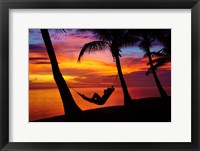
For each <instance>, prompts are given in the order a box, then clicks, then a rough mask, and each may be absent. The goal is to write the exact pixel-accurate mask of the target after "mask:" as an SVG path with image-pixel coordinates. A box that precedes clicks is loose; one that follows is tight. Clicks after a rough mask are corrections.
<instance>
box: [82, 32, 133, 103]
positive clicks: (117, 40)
mask: <svg viewBox="0 0 200 151" xmlns="http://www.w3.org/2000/svg"><path fill="white" fill-rule="evenodd" d="M82 31H91V32H92V33H94V35H95V36H96V38H97V39H99V40H97V41H92V42H89V43H87V44H85V45H84V46H83V48H82V50H81V51H80V54H79V57H78V61H80V60H81V57H83V55H84V54H85V53H86V52H88V53H90V52H95V51H101V50H105V49H106V48H109V50H110V52H111V54H112V56H113V58H114V60H115V62H116V66H117V71H118V75H119V78H120V82H121V87H122V90H123V94H124V104H125V105H127V104H128V102H129V101H131V100H132V99H131V96H130V94H129V92H128V89H127V85H126V82H125V80H124V76H123V74H122V69H121V64H120V57H121V55H120V52H121V50H120V48H121V47H126V46H130V45H133V44H134V43H135V42H136V39H132V35H130V33H129V30H121V29H91V30H82Z"/></svg>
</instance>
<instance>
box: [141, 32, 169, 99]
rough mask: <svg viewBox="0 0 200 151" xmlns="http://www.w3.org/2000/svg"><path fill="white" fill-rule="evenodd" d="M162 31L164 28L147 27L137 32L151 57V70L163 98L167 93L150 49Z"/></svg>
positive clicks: (148, 55) (142, 46)
mask: <svg viewBox="0 0 200 151" xmlns="http://www.w3.org/2000/svg"><path fill="white" fill-rule="evenodd" d="M161 33H162V30H152V29H151V30H145V29H144V30H138V32H137V34H138V38H139V47H140V49H142V50H143V51H144V52H145V53H146V54H145V56H146V57H148V59H149V62H148V64H149V65H150V69H149V71H151V72H152V74H153V76H154V80H155V82H156V85H157V87H158V90H159V93H160V96H161V97H163V98H166V97H167V93H166V92H165V90H164V89H163V87H162V85H161V83H160V80H159V79H158V76H157V74H156V71H155V66H154V64H153V63H154V62H153V60H152V53H151V51H150V48H151V46H152V44H153V42H155V40H156V39H159V35H160V34H161Z"/></svg>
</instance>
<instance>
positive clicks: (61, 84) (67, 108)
mask: <svg viewBox="0 0 200 151" xmlns="http://www.w3.org/2000/svg"><path fill="white" fill-rule="evenodd" d="M41 33H42V38H43V40H44V43H45V46H46V49H47V53H48V56H49V59H50V62H51V67H52V72H53V77H54V80H55V82H56V85H57V87H58V90H59V93H60V96H61V99H62V103H63V107H64V112H65V116H66V115H70V116H71V115H77V114H78V113H80V112H81V109H80V108H79V107H78V106H77V104H76V103H75V101H74V99H73V97H72V95H71V92H70V90H69V88H68V86H67V84H66V82H65V80H64V78H63V76H62V74H61V72H60V69H59V66H58V61H57V59H56V55H55V52H54V48H53V45H52V42H51V39H50V36H49V32H48V29H41Z"/></svg>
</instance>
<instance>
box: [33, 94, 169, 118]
mask: <svg viewBox="0 0 200 151" xmlns="http://www.w3.org/2000/svg"><path fill="white" fill-rule="evenodd" d="M170 121H171V97H169V98H167V99H165V100H163V99H161V98H144V99H138V100H133V101H132V102H130V104H129V105H127V106H113V107H105V108H99V109H92V110H87V111H83V112H82V113H81V114H80V115H74V116H64V115H62V116H56V117H51V118H46V119H41V120H37V121H33V122H170Z"/></svg>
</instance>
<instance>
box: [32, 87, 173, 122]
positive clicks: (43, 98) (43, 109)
mask: <svg viewBox="0 0 200 151" xmlns="http://www.w3.org/2000/svg"><path fill="white" fill-rule="evenodd" d="M104 89H105V88H76V90H77V91H78V92H80V93H83V94H85V95H86V96H88V97H92V95H93V94H94V92H97V93H98V94H99V95H103V90H104ZM70 90H71V93H72V95H73V98H74V100H75V101H76V103H77V104H78V106H79V107H80V108H81V109H82V110H88V109H93V108H100V107H105V106H113V105H123V104H124V103H123V93H122V90H121V88H115V91H114V92H113V94H112V95H111V96H110V98H109V99H108V101H107V102H106V103H105V104H104V105H101V106H99V105H95V104H93V103H89V102H87V101H85V100H83V99H82V98H81V97H80V96H79V95H78V94H77V93H76V92H75V91H74V90H72V89H70ZM165 90H166V91H167V92H168V95H171V92H170V90H171V88H170V87H165ZM129 93H130V94H131V96H132V98H134V99H138V98H146V97H157V96H159V93H158V90H157V88H129ZM63 114H64V110H63V106H62V101H61V98H60V95H59V91H58V89H56V88H53V89H31V90H30V91H29V120H30V121H33V120H37V119H42V118H48V117H52V116H58V115H63Z"/></svg>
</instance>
